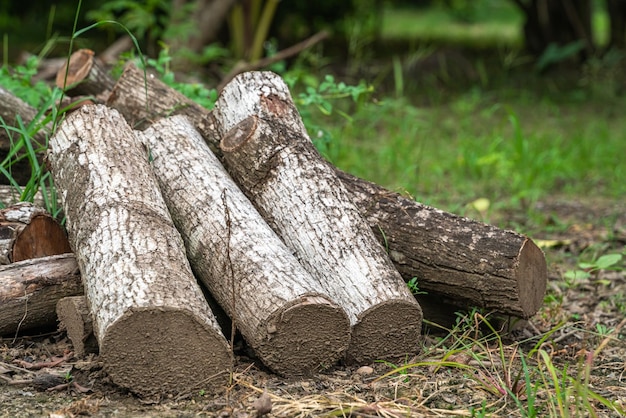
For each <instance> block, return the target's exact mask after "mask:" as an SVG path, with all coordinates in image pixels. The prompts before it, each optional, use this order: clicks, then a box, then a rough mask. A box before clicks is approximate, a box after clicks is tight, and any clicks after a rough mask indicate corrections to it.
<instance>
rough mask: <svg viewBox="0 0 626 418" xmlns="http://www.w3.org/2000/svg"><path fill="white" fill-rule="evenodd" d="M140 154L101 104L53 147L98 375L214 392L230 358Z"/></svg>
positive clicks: (129, 384) (133, 385)
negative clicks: (91, 326)
mask: <svg viewBox="0 0 626 418" xmlns="http://www.w3.org/2000/svg"><path fill="white" fill-rule="evenodd" d="M146 154H147V153H146V151H145V149H144V148H143V146H142V145H141V143H140V142H139V141H138V140H137V138H135V135H134V133H133V131H132V130H131V129H130V127H129V126H128V125H127V123H126V122H125V121H124V119H123V118H122V116H121V115H120V114H119V113H118V112H117V111H115V110H112V109H110V108H107V107H105V106H101V105H98V106H84V107H82V108H80V109H79V110H77V111H75V112H73V113H72V114H70V115H69V116H68V117H67V118H66V119H65V120H64V121H63V123H62V124H61V125H60V126H59V128H58V130H57V133H56V134H55V135H54V137H52V138H51V139H50V152H49V160H50V165H51V171H52V174H53V176H54V182H55V185H56V186H57V188H58V190H59V194H60V195H61V196H62V198H63V206H64V209H65V214H66V217H67V226H68V233H69V236H70V242H71V243H72V247H73V248H74V251H75V254H76V259H77V261H78V265H79V267H80V270H81V274H82V279H83V283H84V287H85V294H86V296H87V299H88V301H89V305H90V310H91V314H92V316H93V321H94V333H95V335H96V338H97V340H98V344H99V347H100V354H101V356H102V358H103V361H104V367H105V370H106V371H107V372H108V373H109V375H110V377H111V379H112V380H113V381H114V382H115V383H116V384H118V385H120V386H122V387H126V388H128V389H130V390H131V391H133V392H135V393H138V394H140V395H157V394H158V395H162V394H178V395H180V394H183V393H189V391H195V390H197V389H200V388H202V389H204V388H208V389H218V388H220V389H221V388H222V387H223V385H225V384H227V381H228V375H229V370H230V369H231V366H232V354H231V352H230V349H229V346H228V344H227V342H226V340H225V338H224V336H223V334H222V333H221V331H220V329H219V326H218V324H217V322H216V320H215V318H214V316H213V314H212V312H211V310H210V308H209V306H208V304H207V302H206V300H205V299H204V296H203V294H202V291H201V289H200V287H199V286H198V283H197V282H196V280H195V278H194V276H193V274H192V272H191V268H190V266H189V262H188V261H187V258H186V255H185V248H184V244H183V241H182V239H181V237H180V235H179V234H178V232H177V231H176V228H175V227H174V224H173V223H172V220H171V218H170V215H169V212H168V211H167V207H166V206H165V202H164V201H163V198H162V196H161V194H160V193H159V189H158V185H157V182H156V179H155V177H154V174H153V173H152V170H151V168H150V165H149V163H148V156H147V155H146Z"/></svg>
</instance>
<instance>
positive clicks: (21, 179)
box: [0, 86, 46, 184]
mask: <svg viewBox="0 0 626 418" xmlns="http://www.w3.org/2000/svg"><path fill="white" fill-rule="evenodd" d="M18 115H19V117H20V118H21V120H22V123H23V124H24V126H25V127H28V126H29V124H31V123H32V122H33V121H34V120H35V119H36V118H37V110H36V109H35V108H34V107H32V106H30V105H29V104H28V103H26V102H24V101H23V100H21V99H20V98H18V97H16V96H15V95H14V94H13V93H11V92H10V91H8V90H6V89H4V88H3V87H2V86H0V118H2V120H3V121H4V126H2V127H0V162H1V161H3V160H4V159H5V158H6V157H7V156H8V155H9V151H10V150H11V148H12V147H13V146H14V144H15V143H17V142H18V141H19V140H20V134H19V133H18V132H15V131H14V130H13V129H12V128H14V127H18V119H17V117H18ZM5 126H6V127H5ZM45 129H46V128H44V129H40V130H38V131H37V132H36V133H35V134H34V135H33V139H34V141H35V142H37V143H39V144H45V141H46V136H45ZM34 146H35V147H36V145H34ZM20 156H22V154H21V153H20V154H19V155H17V156H14V157H13V159H14V160H15V159H16V158H17V157H20ZM9 171H10V173H11V176H12V177H13V178H14V179H15V181H17V183H18V184H26V183H27V182H28V180H29V179H30V176H31V169H30V164H29V162H28V160H27V159H26V158H23V159H21V160H20V161H18V162H14V163H13V164H12V166H11V169H10V170H9ZM0 182H1V183H2V184H9V180H8V179H6V178H5V176H0Z"/></svg>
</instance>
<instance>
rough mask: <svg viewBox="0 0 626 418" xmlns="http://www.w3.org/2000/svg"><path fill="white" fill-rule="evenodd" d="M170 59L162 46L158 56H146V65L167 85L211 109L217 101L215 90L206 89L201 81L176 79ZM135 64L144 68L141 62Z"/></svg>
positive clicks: (166, 50)
mask: <svg viewBox="0 0 626 418" xmlns="http://www.w3.org/2000/svg"><path fill="white" fill-rule="evenodd" d="M171 61H172V57H171V56H170V55H169V51H168V49H167V48H163V49H162V50H161V51H160V52H159V56H158V58H156V59H153V58H148V59H147V60H146V65H147V66H148V67H151V68H154V69H155V70H156V72H157V73H158V74H159V76H160V78H161V80H162V81H163V82H164V83H165V84H167V85H168V86H170V87H172V88H173V89H176V90H178V91H179V92H180V93H182V94H184V95H185V96H186V97H188V98H189V99H191V100H193V101H194V102H196V103H198V104H199V105H201V106H204V107H205V108H207V109H213V106H215V102H216V101H217V90H215V89H207V88H206V87H205V86H204V85H203V84H201V83H182V82H178V81H176V77H175V74H174V73H173V72H172V71H171V70H170V63H171ZM137 64H138V66H139V67H140V68H145V66H144V65H143V64H142V63H141V62H138V63H137Z"/></svg>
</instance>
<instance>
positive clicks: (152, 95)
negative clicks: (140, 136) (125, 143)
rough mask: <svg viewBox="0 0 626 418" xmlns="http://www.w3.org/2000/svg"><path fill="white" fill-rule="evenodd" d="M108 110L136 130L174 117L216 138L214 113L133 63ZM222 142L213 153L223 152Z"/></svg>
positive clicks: (123, 77)
mask: <svg viewBox="0 0 626 418" xmlns="http://www.w3.org/2000/svg"><path fill="white" fill-rule="evenodd" d="M106 104H107V106H110V107H112V108H113V109H116V110H118V111H119V112H120V113H121V114H122V115H124V118H125V119H126V120H127V121H128V123H129V124H130V125H131V126H132V127H133V128H134V129H140V130H144V129H146V128H147V127H149V126H150V124H152V123H153V122H155V121H157V120H159V119H162V118H165V117H168V116H174V115H185V116H187V117H189V118H190V119H191V120H192V121H193V124H194V125H195V126H196V129H197V130H198V131H200V133H201V134H202V136H203V137H204V138H206V137H207V136H215V127H214V121H213V118H212V117H211V115H210V113H208V111H207V110H206V109H205V108H203V107H202V106H200V105H199V104H197V103H195V102H194V101H192V100H189V99H188V98H187V97H186V96H184V95H183V94H182V93H179V92H178V91H176V90H174V89H172V88H171V87H170V86H168V85H167V84H165V83H163V82H162V81H161V80H159V79H157V78H156V77H154V75H152V74H149V73H146V72H144V71H142V70H140V69H139V68H137V66H136V65H135V64H133V63H132V62H129V63H128V64H126V67H124V72H123V73H122V75H121V76H120V78H119V79H118V80H117V82H116V84H115V86H114V87H113V90H112V91H111V94H110V95H109V98H108V100H107V103H106ZM218 143H219V140H216V141H213V143H209V147H210V148H211V151H213V152H214V153H215V152H219V151H218V148H219V144H218Z"/></svg>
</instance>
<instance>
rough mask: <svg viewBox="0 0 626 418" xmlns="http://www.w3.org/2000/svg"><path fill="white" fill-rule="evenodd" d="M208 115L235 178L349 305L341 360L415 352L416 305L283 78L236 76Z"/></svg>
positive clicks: (316, 274)
mask: <svg viewBox="0 0 626 418" xmlns="http://www.w3.org/2000/svg"><path fill="white" fill-rule="evenodd" d="M214 115H215V117H216V120H217V122H218V123H217V125H218V129H219V130H220V131H221V133H222V135H223V139H222V143H221V149H222V151H223V152H224V158H225V160H226V162H227V164H228V169H229V171H230V173H231V174H232V175H233V178H234V179H235V180H236V181H237V182H238V183H239V185H240V186H241V187H242V189H243V190H244V191H245V192H246V193H247V195H248V197H249V198H250V199H251V200H252V201H253V202H254V204H255V205H256V207H257V209H258V210H259V212H260V213H261V214H262V215H263V217H264V218H265V219H266V220H267V221H268V223H269V224H270V225H271V226H272V227H273V228H274V230H275V231H276V232H277V233H278V235H279V236H280V237H281V238H282V239H283V241H284V242H285V243H286V244H287V246H288V247H289V248H291V250H292V251H293V252H294V253H295V254H296V256H297V257H298V259H299V261H300V262H301V263H302V265H303V266H304V267H305V268H306V269H307V270H308V271H309V272H310V273H311V274H312V275H313V276H314V277H315V278H316V279H317V280H318V281H319V282H320V284H321V285H322V286H324V288H325V289H326V291H327V292H328V293H329V294H330V295H331V296H332V297H333V298H334V299H335V300H336V301H337V302H338V303H339V304H340V305H341V306H342V307H343V308H344V309H345V310H346V312H347V313H348V316H349V318H350V321H351V324H352V327H353V329H352V338H351V342H350V347H349V349H348V354H347V357H348V359H349V360H351V361H355V362H368V361H372V360H376V359H393V358H399V357H404V356H405V355H407V354H411V353H415V352H417V351H418V345H419V338H420V331H421V322H422V313H421V309H420V307H419V304H418V303H417V301H416V300H415V298H414V297H413V295H412V294H411V293H410V292H409V290H408V288H407V286H406V285H405V283H404V281H403V280H402V277H401V276H400V275H399V273H398V272H397V271H396V270H395V268H394V267H393V265H392V264H391V261H390V260H389V258H388V257H387V255H386V254H385V250H384V248H383V247H382V246H381V245H380V244H379V243H378V242H377V240H376V238H375V236H374V235H373V233H372V231H371V229H370V227H369V225H368V224H367V223H366V222H365V221H364V220H363V218H361V216H360V215H359V213H358V210H357V208H356V207H355V206H354V205H353V203H352V202H351V200H350V197H349V195H348V193H347V191H346V189H345V188H344V186H343V185H342V184H341V182H340V181H339V179H338V178H337V176H336V174H335V172H334V169H333V168H332V167H331V166H330V165H329V164H328V163H327V162H325V161H324V160H323V159H322V158H321V157H320V156H319V154H318V153H317V152H316V151H315V149H314V147H313V144H312V143H311V141H310V139H309V138H308V136H307V134H306V131H305V129H304V125H303V123H302V120H301V118H300V116H299V114H298V112H297V110H296V108H295V105H294V104H293V101H292V100H291V96H290V95H289V91H288V89H287V86H286V85H285V84H284V83H283V81H282V80H281V79H280V78H279V77H278V76H276V75H274V74H271V73H261V72H253V73H245V74H242V75H240V76H238V77H236V78H235V79H234V80H233V81H232V82H231V83H229V84H228V85H227V86H226V87H225V88H224V90H223V92H222V95H221V96H220V98H219V100H218V103H217V105H216V108H215V111H214Z"/></svg>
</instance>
